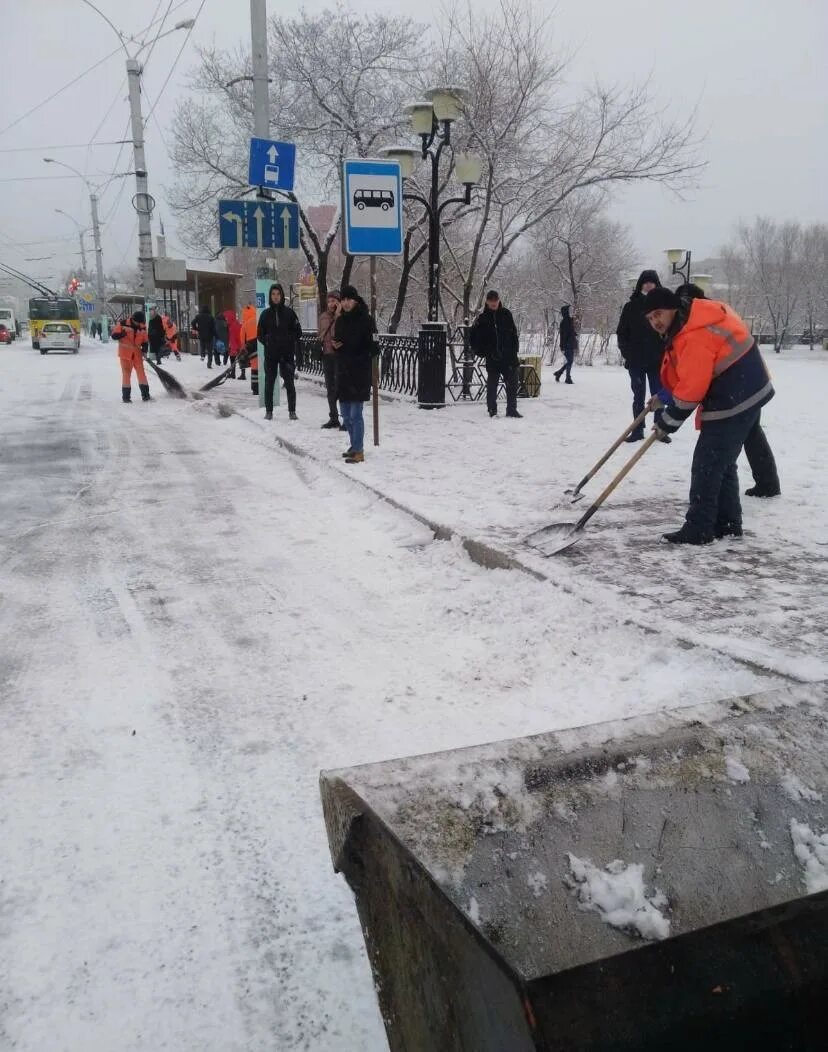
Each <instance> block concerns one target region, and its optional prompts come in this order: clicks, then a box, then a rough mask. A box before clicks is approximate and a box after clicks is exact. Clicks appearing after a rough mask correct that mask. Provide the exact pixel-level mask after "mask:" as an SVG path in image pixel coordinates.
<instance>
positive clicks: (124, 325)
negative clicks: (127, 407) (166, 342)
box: [109, 310, 150, 402]
mask: <svg viewBox="0 0 828 1052" xmlns="http://www.w3.org/2000/svg"><path fill="white" fill-rule="evenodd" d="M146 322H147V317H146V315H145V314H144V312H143V311H142V310H137V311H135V313H134V314H133V315H132V317H131V318H130V319H129V321H119V322H116V323H115V325H114V326H113V327H112V331H111V332H110V334H109V335H110V336H111V337H112V339H113V340H117V341H118V358H119V359H120V362H121V397H122V399H123V400H124V401H125V402H131V401H132V370H133V369H134V370H135V372H136V373H137V374H138V386H139V388H140V389H141V398H142V400H143V401H145V402H148V401H149V400H150V393H149V384H148V383H147V374H146V373H145V372H144V348H145V347H146V346H147V324H146Z"/></svg>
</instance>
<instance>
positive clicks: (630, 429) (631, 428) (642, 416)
mask: <svg viewBox="0 0 828 1052" xmlns="http://www.w3.org/2000/svg"><path fill="white" fill-rule="evenodd" d="M649 408H650V407H649V404H647V405H645V406H644V408H643V409H642V410H641V412H640V413H639V414H638V416H637V417H636V418H635V420H633V422H632V423H631V424H630V426H629V427H628V428H627V429H626V430H625V431H623V432H622V433H621V435H619V437H618V438H617V439H616V440H615V442H613V444H612V445H611V446H610V447H609V449H608V450H607V451H606V453H605V454H604V455H603V456H602V457H601V459H600V460H599V461H598V463H597V464H596V465H595V467H594V468H593V469H592V471H590V472H588V473H587V474H586V475H584V477H583V478H582V479H581V481H580V482H579V483H578V485H577V486H576V487H575V489H574V490H573V492H572V495H573V496H576V495H577V494H578V493H580V492H581V490H582V489H583V488H584V486H585V485H586V484H587V482H589V480H590V479H591V478H594V477H595V476H596V475H597V474H598V472H599V471H600V470H601V468H602V467H603V466H604V464H606V462H607V461H608V460H609V458H610V457H611V456H612V454H613V453H614V452H615V451H616V449H618V447H619V446H620V445H622V444H623V443H624V442H626V441H627V438H628V437H629V436H630V435H631V434H632V433H633V431H635V430H636V428H639V427H643V425H644V420H645V419H646V417H647V412H648V410H649Z"/></svg>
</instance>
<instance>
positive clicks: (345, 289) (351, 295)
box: [341, 285, 362, 300]
mask: <svg viewBox="0 0 828 1052" xmlns="http://www.w3.org/2000/svg"><path fill="white" fill-rule="evenodd" d="M341 296H342V299H344V300H360V299H362V297H361V296H360V294H359V293H358V292H357V290H356V288H355V287H354V286H353V285H343V286H342V292H341Z"/></svg>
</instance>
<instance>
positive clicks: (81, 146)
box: [0, 139, 131, 153]
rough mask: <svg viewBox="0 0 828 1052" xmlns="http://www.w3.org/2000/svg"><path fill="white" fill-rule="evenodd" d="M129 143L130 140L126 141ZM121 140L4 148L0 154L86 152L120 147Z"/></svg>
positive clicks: (0, 149)
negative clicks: (101, 148) (98, 147)
mask: <svg viewBox="0 0 828 1052" xmlns="http://www.w3.org/2000/svg"><path fill="white" fill-rule="evenodd" d="M126 141H127V142H131V140H129V139H128V140H126ZM123 142H124V140H123V139H111V140H109V142H68V143H63V145H61V146H55V145H54V144H47V145H46V146H4V147H2V148H0V153H40V152H42V151H43V150H87V149H89V147H90V146H120V145H121V143H123Z"/></svg>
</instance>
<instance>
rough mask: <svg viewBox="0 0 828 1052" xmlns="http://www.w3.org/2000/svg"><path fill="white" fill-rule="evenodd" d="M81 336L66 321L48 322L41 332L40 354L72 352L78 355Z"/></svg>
mask: <svg viewBox="0 0 828 1052" xmlns="http://www.w3.org/2000/svg"><path fill="white" fill-rule="evenodd" d="M79 346H80V336H79V335H78V334H77V333H76V332H75V330H74V329H73V328H72V326H71V325H69V324H68V323H67V322H65V321H47V322H46V324H45V325H44V326H43V328H42V329H41V331H40V353H41V354H46V353H47V352H48V351H71V352H72V354H77V353H78V347H79Z"/></svg>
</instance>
